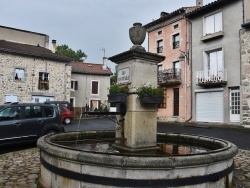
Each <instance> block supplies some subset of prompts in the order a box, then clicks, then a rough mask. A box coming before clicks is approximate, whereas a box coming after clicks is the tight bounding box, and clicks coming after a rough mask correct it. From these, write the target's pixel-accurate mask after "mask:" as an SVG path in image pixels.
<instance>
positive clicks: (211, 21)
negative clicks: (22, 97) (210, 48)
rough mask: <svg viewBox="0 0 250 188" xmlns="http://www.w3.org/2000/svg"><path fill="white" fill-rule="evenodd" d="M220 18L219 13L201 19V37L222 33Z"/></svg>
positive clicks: (220, 14) (220, 13)
mask: <svg viewBox="0 0 250 188" xmlns="http://www.w3.org/2000/svg"><path fill="white" fill-rule="evenodd" d="M222 16H223V15H222V11H220V12H216V13H214V14H210V15H207V16H205V17H204V18H203V36H206V35H209V34H214V33H218V32H220V31H223V27H222V25H223V24H222Z"/></svg>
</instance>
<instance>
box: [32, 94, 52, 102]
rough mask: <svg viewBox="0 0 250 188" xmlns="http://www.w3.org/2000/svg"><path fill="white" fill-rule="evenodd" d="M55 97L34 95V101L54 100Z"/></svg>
mask: <svg viewBox="0 0 250 188" xmlns="http://www.w3.org/2000/svg"><path fill="white" fill-rule="evenodd" d="M54 100H55V98H54V97H48V96H36V95H33V96H32V102H46V101H54Z"/></svg>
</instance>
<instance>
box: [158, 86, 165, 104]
mask: <svg viewBox="0 0 250 188" xmlns="http://www.w3.org/2000/svg"><path fill="white" fill-rule="evenodd" d="M166 94H167V92H166V90H164V95H163V97H164V99H163V103H162V104H159V105H158V108H166V107H167V98H166Z"/></svg>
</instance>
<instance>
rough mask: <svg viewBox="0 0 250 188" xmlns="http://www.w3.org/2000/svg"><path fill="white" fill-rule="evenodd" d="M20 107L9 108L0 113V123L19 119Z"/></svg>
mask: <svg viewBox="0 0 250 188" xmlns="http://www.w3.org/2000/svg"><path fill="white" fill-rule="evenodd" d="M20 114H21V107H10V108H6V109H4V110H2V111H0V121H6V120H16V119H20Z"/></svg>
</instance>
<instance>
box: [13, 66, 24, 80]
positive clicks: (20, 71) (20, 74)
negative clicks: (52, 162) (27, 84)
mask: <svg viewBox="0 0 250 188" xmlns="http://www.w3.org/2000/svg"><path fill="white" fill-rule="evenodd" d="M24 72H25V70H24V69H21V68H15V77H14V80H16V81H24V78H25V76H24Z"/></svg>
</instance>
